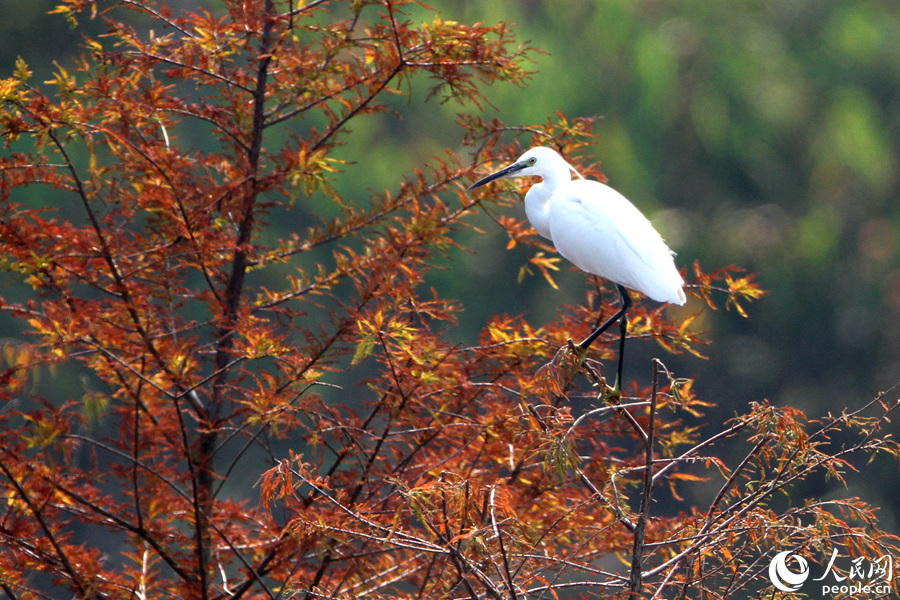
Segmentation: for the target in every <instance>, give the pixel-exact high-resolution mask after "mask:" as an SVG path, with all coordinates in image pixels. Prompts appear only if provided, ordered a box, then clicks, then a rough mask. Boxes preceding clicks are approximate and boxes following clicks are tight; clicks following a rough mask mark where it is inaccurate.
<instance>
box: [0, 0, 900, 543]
mask: <svg viewBox="0 0 900 600" xmlns="http://www.w3.org/2000/svg"><path fill="white" fill-rule="evenodd" d="M169 4H170V6H172V7H173V8H178V7H179V6H185V7H191V8H196V7H197V6H198V5H205V6H209V7H210V8H211V9H213V10H215V8H216V3H215V2H209V3H206V4H203V3H197V2H172V3H169ZM52 5H53V2H52V1H51V0H27V1H25V0H21V1H12V0H0V10H2V12H0V14H3V15H5V18H3V19H0V39H2V40H3V41H4V43H3V44H0V73H2V76H8V75H9V74H10V73H11V72H12V70H13V63H14V61H15V58H16V56H22V57H23V58H25V59H26V61H27V62H28V63H29V65H30V66H31V67H32V69H33V70H34V71H35V75H36V76H35V80H36V81H42V80H44V79H46V77H47V75H48V74H49V72H50V70H51V69H52V61H53V60H57V61H59V62H60V63H62V64H66V63H67V62H68V61H69V60H71V59H72V57H73V56H75V55H76V54H78V53H79V51H80V50H79V44H80V39H81V35H82V32H83V31H90V30H92V29H93V30H94V31H99V29H100V24H99V23H98V22H96V21H95V22H94V23H87V24H84V25H83V26H82V27H81V28H80V29H77V30H72V29H70V28H69V27H68V25H67V24H66V23H65V22H64V21H63V19H62V18H60V17H58V16H48V15H47V14H46V12H47V11H48V10H49V9H50V8H51V7H52ZM432 6H434V7H435V8H436V9H438V10H439V11H440V12H441V15H442V17H443V18H445V19H448V20H455V21H460V22H466V23H473V22H477V21H485V22H496V21H499V20H502V21H507V22H510V23H511V24H513V28H514V31H515V32H516V36H517V38H518V39H519V40H521V41H529V42H530V43H531V44H532V45H533V46H535V47H537V48H540V49H541V50H543V51H545V52H546V54H532V59H533V60H534V63H533V65H532V69H533V70H534V71H535V73H534V76H533V79H532V81H531V82H530V85H529V86H528V87H527V88H525V89H521V88H517V87H514V86H511V85H505V86H504V85H500V86H496V87H495V88H493V89H491V90H489V91H488V96H489V98H490V100H491V102H492V103H493V104H494V105H495V107H496V109H494V108H491V107H486V110H485V116H486V117H488V118H492V117H493V116H496V117H498V118H500V119H502V120H504V121H506V122H507V123H509V124H513V125H527V124H532V123H544V122H546V120H547V119H548V118H549V117H552V116H553V113H554V112H555V111H562V112H563V113H565V114H566V115H568V116H569V117H570V118H574V117H580V116H596V117H601V118H600V120H599V121H598V122H597V123H596V126H595V131H596V132H598V133H600V134H601V135H602V137H601V138H600V140H599V143H598V144H597V145H595V146H593V147H591V148H590V150H589V152H590V153H591V154H588V155H587V156H586V157H585V158H586V159H587V160H588V161H589V162H594V161H599V162H600V164H601V167H602V169H603V171H604V172H605V173H606V175H607V176H608V177H609V181H610V184H611V185H612V186H613V187H615V188H616V189H618V190H619V191H621V192H622V193H623V194H625V195H626V196H627V197H628V198H630V199H631V200H632V201H633V202H634V203H635V204H636V205H638V206H639V207H640V208H641V209H642V210H643V211H644V212H645V213H646V214H647V215H648V216H649V217H650V218H651V220H652V221H654V223H656V225H657V226H658V228H659V229H660V230H661V231H662V232H663V234H664V237H665V238H666V239H667V241H668V242H669V245H670V246H671V247H672V248H673V249H674V250H676V251H677V252H678V257H677V261H678V264H679V265H680V266H689V265H691V264H692V263H693V261H694V260H695V259H699V260H700V261H701V264H702V265H703V267H704V269H705V270H707V271H711V270H714V269H716V268H719V267H724V266H727V265H730V264H733V263H734V264H737V265H739V266H741V267H744V268H746V269H748V270H751V271H755V272H757V273H758V278H759V282H760V284H761V286H762V287H763V288H764V289H766V290H769V292H770V294H769V295H767V296H765V297H764V298H763V299H762V300H760V301H758V302H756V303H754V304H753V305H751V307H750V310H749V312H750V318H749V319H743V318H741V317H739V316H738V315H736V314H734V312H733V311H732V312H726V311H724V310H720V311H718V312H716V313H713V314H708V315H707V316H706V317H704V320H703V322H702V323H701V324H700V327H701V328H703V329H708V330H709V334H708V337H709V338H710V339H712V340H713V341H714V343H713V345H711V346H709V347H707V348H706V349H705V352H706V353H707V354H708V355H709V360H705V361H704V360H701V359H698V358H696V357H693V356H689V355H688V356H676V357H671V356H665V357H663V359H664V362H665V363H666V364H667V366H668V367H669V368H670V369H671V370H673V371H674V372H675V373H676V374H677V375H678V376H682V377H696V378H697V383H696V385H695V388H696V390H697V392H698V394H699V395H700V397H702V398H704V399H706V400H709V401H711V402H715V403H716V404H717V405H718V408H716V409H713V410H712V412H711V414H710V417H711V418H712V422H713V423H715V422H718V423H721V422H722V420H724V419H726V418H728V417H729V416H732V415H734V414H736V413H737V412H739V411H741V412H742V411H743V410H744V407H745V406H746V404H747V403H748V402H750V401H754V400H760V399H762V398H768V399H770V400H771V401H772V402H773V403H774V404H777V405H790V406H794V407H797V408H800V409H802V410H804V411H806V412H807V414H808V415H809V416H810V417H820V416H823V415H824V414H826V413H827V412H829V411H831V412H840V411H842V410H844V409H852V408H855V407H858V406H860V405H862V404H864V403H866V402H867V401H869V400H870V399H871V398H873V397H874V396H875V395H876V394H877V393H878V392H879V391H881V390H886V389H888V388H890V387H891V386H893V385H894V384H896V383H897V382H898V381H900V323H898V322H900V260H898V258H900V241H898V240H900V176H898V156H900V3H897V2H879V1H875V0H842V1H824V0H823V1H815V0H777V1H776V0H772V1H762V0H743V1H740V2H720V1H713V0H710V1H697V0H693V1H691V0H669V1H666V2H660V1H658V0H642V1H619V0H616V1H612V0H543V1H539V0H491V1H490V2H483V1H463V0H440V1H435V2H432ZM409 16H410V18H411V19H412V20H413V21H416V20H431V18H432V15H431V14H429V13H427V12H426V11H424V10H419V9H415V10H414V11H413V12H412V13H410V15H409ZM407 91H409V92H410V95H408V96H393V97H391V99H390V103H391V107H392V108H393V109H394V110H395V111H396V112H397V113H398V114H399V115H400V117H401V118H399V119H398V118H397V117H396V116H393V115H391V114H388V113H382V114H379V115H375V116H372V117H367V118H365V119H363V120H360V121H357V122H355V123H354V125H353V126H352V129H353V133H352V135H349V136H347V137H346V138H345V139H346V141H347V145H346V146H345V147H343V148H342V149H341V151H340V158H343V159H346V160H348V161H350V163H349V164H348V165H347V166H346V169H345V171H344V173H342V174H339V175H338V179H337V182H336V187H337V188H338V190H339V191H340V192H341V193H343V194H347V195H350V196H353V197H365V196H367V195H368V194H369V190H375V191H380V190H382V189H396V187H397V185H398V181H399V179H400V178H401V177H402V176H403V175H404V174H409V173H411V171H412V170H413V169H414V168H423V169H426V170H427V165H428V163H429V160H430V157H432V156H439V155H441V154H442V153H443V151H444V149H445V148H452V149H455V150H457V151H463V152H464V151H465V149H464V148H462V147H461V144H460V140H461V138H462V130H461V129H460V128H459V127H458V126H457V125H455V117H456V114H457V113H458V112H459V111H460V110H463V109H461V108H460V107H459V106H458V105H457V104H455V103H453V102H452V101H450V102H446V103H441V102H440V101H435V100H432V101H430V102H427V103H425V102H424V99H425V96H426V91H427V90H426V88H425V87H424V86H423V87H421V88H415V87H413V88H412V89H411V90H407ZM438 100H439V99H438ZM467 110H471V109H467ZM300 126H304V125H302V124H300ZM306 126H308V124H307V125H306ZM185 135H186V134H182V137H184V136H185ZM511 140H512V138H510V141H511ZM495 166H496V165H495ZM485 170H487V169H485ZM311 201H312V202H314V201H315V199H313V200H311ZM519 216H521V213H519ZM287 225H288V226H290V224H289V223H288V224H287ZM297 226H298V227H301V226H305V224H301V223H297ZM482 226H483V227H484V228H485V229H486V230H487V232H488V235H475V234H473V233H471V232H461V233H460V241H461V243H462V244H463V245H464V246H466V247H467V248H468V249H469V250H471V251H472V252H471V253H466V252H462V251H458V252H453V253H452V254H451V255H450V256H449V257H448V258H447V259H442V260H441V265H442V266H443V267H446V268H445V269H443V270H439V271H435V273H434V274H433V277H432V281H433V284H434V285H435V287H437V288H438V289H439V291H441V292H442V293H444V294H445V295H447V296H450V297H452V298H457V299H458V300H459V301H460V302H461V304H462V305H463V306H464V307H465V309H466V310H465V312H464V313H463V314H461V315H460V324H461V327H460V329H459V330H458V331H453V332H450V333H448V335H450V336H452V337H454V338H455V339H458V340H460V341H464V342H468V343H475V342H476V340H477V335H478V332H479V330H480V329H481V327H482V326H483V325H484V324H485V322H486V321H487V319H488V318H489V317H490V315H492V314H495V313H497V312H500V313H504V312H505V313H509V314H526V315H527V316H528V319H529V320H530V321H531V322H532V323H533V324H535V325H539V324H541V323H543V322H544V321H546V320H547V319H550V318H552V316H553V314H554V313H555V312H556V310H557V309H558V307H559V306H560V305H561V304H564V303H578V302H581V301H583V299H584V291H585V290H584V284H583V279H582V277H581V276H580V274H578V273H575V272H564V273H562V274H561V276H560V280H559V281H560V283H561V289H560V290H559V291H557V290H553V289H552V288H550V287H549V286H548V285H547V283H546V282H545V281H544V280H543V278H541V277H539V276H534V277H530V278H527V279H525V281H523V282H521V283H519V282H518V281H517V276H518V271H519V268H520V267H521V266H522V265H523V264H524V262H525V261H526V260H527V258H528V257H529V256H530V255H531V252H530V251H529V250H528V249H522V248H516V249H514V250H511V251H507V250H506V243H507V239H508V238H507V236H506V235H505V234H504V233H503V232H502V231H501V230H500V229H499V227H498V226H497V225H496V224H494V223H493V222H492V221H491V220H489V219H484V221H483V223H482ZM486 290H489V291H486ZM698 303H699V300H697V299H692V300H690V302H689V306H688V307H689V308H691V307H694V308H696V307H697V306H698V305H699V304H698ZM632 352H633V353H632ZM661 353H662V350H661V349H660V348H659V347H658V346H656V345H654V344H652V343H649V342H648V343H643V344H641V343H635V344H632V345H630V346H629V361H628V363H627V364H626V370H627V371H628V373H626V376H630V377H637V376H640V373H642V372H643V371H646V372H647V373H648V374H649V370H650V367H649V363H648V362H647V359H649V357H651V356H654V355H660V354H661ZM896 397H897V392H896V391H891V392H889V395H888V399H893V398H896ZM873 468H879V469H883V473H882V474H880V475H879V477H878V478H877V479H872V478H870V480H869V483H873V485H872V486H871V487H870V488H869V489H867V490H865V491H860V490H855V489H852V490H851V491H852V492H853V493H859V494H860V495H862V496H863V497H864V498H865V499H866V500H868V501H870V502H872V503H874V504H882V505H884V506H886V513H887V514H885V515H884V517H886V518H888V519H896V518H895V517H893V516H892V515H895V514H900V513H898V512H897V509H894V510H893V511H891V510H890V508H889V507H890V506H892V505H893V506H897V505H896V502H897V497H896V493H895V491H894V490H896V489H897V488H898V486H900V477H898V473H897V467H896V465H881V464H879V465H876V467H873ZM858 479H860V478H855V479H854V481H855V480H858ZM863 479H864V478H863ZM862 483H865V482H862ZM862 483H860V484H856V483H851V487H853V486H855V485H862ZM810 485H811V486H813V488H814V487H815V485H817V484H813V483H811V484H810ZM821 486H822V488H821V489H820V490H816V489H813V488H811V491H810V493H822V494H826V493H831V490H833V489H834V487H835V484H833V483H829V484H827V486H826V484H824V483H822V484H821ZM841 493H846V492H841ZM885 525H886V527H887V529H888V530H890V525H888V524H887V523H885Z"/></svg>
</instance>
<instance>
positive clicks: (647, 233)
mask: <svg viewBox="0 0 900 600" xmlns="http://www.w3.org/2000/svg"><path fill="white" fill-rule="evenodd" d="M550 228H551V233H552V238H553V243H554V245H555V246H556V248H557V250H559V253H560V254H562V255H563V256H565V257H566V258H567V259H569V260H570V261H572V262H573V263H574V264H575V266H577V267H578V268H580V269H581V270H583V271H587V272H588V273H593V274H594V275H599V276H601V277H604V278H605V279H609V280H610V281H613V282H615V283H620V284H622V285H624V286H625V287H628V288H631V289H634V290H637V291H639V292H641V293H643V294H644V295H646V296H649V297H650V298H653V299H654V300H659V301H661V302H675V303H679V304H680V303H683V302H684V293H683V292H682V291H681V286H682V285H683V284H684V282H683V281H682V279H681V275H680V274H679V273H678V270H677V269H676V268H675V263H674V261H673V259H672V252H671V251H670V250H669V248H668V246H666V244H665V242H664V241H663V239H662V237H661V236H660V235H659V233H657V231H656V230H655V229H654V228H653V225H651V224H650V221H648V220H647V218H646V217H644V215H643V214H641V212H640V211H639V210H638V209H637V208H635V207H634V205H633V204H631V202H629V201H628V200H627V199H626V198H625V197H624V196H622V195H621V194H619V193H618V192H616V191H615V190H613V189H612V188H610V187H608V186H605V185H603V184H602V183H599V182H596V181H572V182H570V183H567V184H565V185H562V186H560V187H559V188H557V190H556V191H555V193H554V194H553V197H552V198H551V201H550Z"/></svg>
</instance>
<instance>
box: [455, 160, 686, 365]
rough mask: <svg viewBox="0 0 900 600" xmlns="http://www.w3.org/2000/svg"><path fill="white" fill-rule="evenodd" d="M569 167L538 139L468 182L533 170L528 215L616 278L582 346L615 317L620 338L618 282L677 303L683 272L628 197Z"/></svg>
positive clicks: (574, 258)
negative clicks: (611, 297) (602, 315)
mask: <svg viewBox="0 0 900 600" xmlns="http://www.w3.org/2000/svg"><path fill="white" fill-rule="evenodd" d="M572 172H574V173H575V174H576V175H578V172H577V171H576V170H575V169H574V168H573V167H572V166H571V165H570V164H569V163H567V162H566V160H565V159H564V158H563V157H562V156H560V155H559V154H557V153H556V152H555V151H553V150H551V149H550V148H544V147H540V146H538V147H536V148H532V149H531V150H529V151H528V152H526V153H525V154H523V155H522V156H520V157H519V159H518V160H517V161H516V162H515V163H513V164H511V165H510V166H508V167H506V168H504V169H501V170H500V171H497V172H496V173H493V174H492V175H488V176H487V177H485V178H483V179H481V180H479V181H477V182H476V183H475V184H473V185H472V186H471V187H469V189H470V190H471V189H473V188H476V187H479V186H481V185H484V184H486V183H488V182H490V181H494V180H496V179H501V178H504V177H528V176H537V177H540V178H541V179H542V180H541V181H540V182H539V183H536V184H535V185H533V186H531V189H529V190H528V193H526V194H525V214H526V215H527V216H528V221H529V222H530V223H531V225H532V226H533V227H534V228H535V229H536V230H537V232H538V233H539V234H541V235H542V236H544V237H545V238H547V239H549V240H551V241H552V242H553V245H554V246H556V249H557V250H558V251H559V253H560V254H562V255H563V256H564V257H566V258H567V259H569V260H570V261H571V262H572V263H573V264H575V266H577V267H578V268H579V269H581V270H582V271H586V272H588V273H592V274H594V275H599V276H600V277H603V278H604V279H607V280H609V281H611V282H613V283H615V284H617V286H618V290H619V295H620V296H621V301H622V307H621V310H620V311H619V312H618V313H617V314H616V315H614V316H613V318H611V319H609V320H608V321H607V322H606V323H604V324H603V325H602V326H601V327H600V328H598V329H597V330H596V331H594V333H592V334H591V336H589V337H588V338H587V339H586V340H585V341H584V342H582V343H581V346H582V348H587V347H588V346H589V345H590V344H591V342H593V341H594V339H595V338H596V337H597V336H598V335H599V334H600V333H602V332H603V331H605V330H606V329H607V328H608V327H609V326H610V325H611V324H612V323H613V322H614V321H616V320H617V319H618V318H620V317H621V318H622V344H624V339H625V338H624V336H625V327H626V322H625V318H624V315H625V312H626V311H627V310H628V307H629V306H630V303H631V301H630V298H629V297H628V292H627V291H625V290H624V289H623V287H622V286H624V287H625V288H629V289H632V290H636V291H638V292H641V293H642V294H644V295H645V296H647V297H649V298H652V299H653V300H656V301H658V302H668V303H671V304H679V305H681V304H684V303H685V296H684V290H683V289H682V288H683V286H684V280H683V279H682V278H681V274H680V273H679V272H678V269H677V268H676V267H675V261H674V258H673V256H674V255H673V253H672V251H671V250H669V248H668V246H666V243H665V242H664V241H663V239H662V237H661V236H660V235H659V233H658V232H657V231H656V230H655V229H654V228H653V225H651V224H650V221H648V220H647V218H646V217H644V215H643V214H641V212H640V211H639V210H638V209H637V208H635V207H634V205H633V204H632V203H631V202H629V201H628V200H627V199H626V198H625V197H624V196H622V194H620V193H619V192H617V191H615V190H614V189H612V188H611V187H609V186H606V185H604V184H602V183H600V182H599V181H590V180H587V179H584V178H581V175H578V177H579V179H574V180H573V179H572V175H571V173H572ZM621 350H622V348H620V353H619V359H620V363H619V375H620V376H621V357H622V351H621ZM620 378H621V377H620Z"/></svg>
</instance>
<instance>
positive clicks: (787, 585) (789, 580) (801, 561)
mask: <svg viewBox="0 0 900 600" xmlns="http://www.w3.org/2000/svg"><path fill="white" fill-rule="evenodd" d="M788 559H794V561H795V562H796V563H797V566H798V567H799V569H800V571H799V572H797V573H795V572H794V571H791V570H790V569H789V568H788V566H787V562H788ZM807 577H809V564H808V563H807V562H806V559H805V558H803V557H802V556H800V555H799V554H791V551H790V550H785V551H784V552H779V553H778V554H776V555H775V556H774V557H773V558H772V562H771V563H770V564H769V579H770V580H772V585H774V586H775V587H777V588H778V589H779V590H781V591H782V592H796V591H797V590H799V589H800V586H802V585H803V582H804V581H806V578H807Z"/></svg>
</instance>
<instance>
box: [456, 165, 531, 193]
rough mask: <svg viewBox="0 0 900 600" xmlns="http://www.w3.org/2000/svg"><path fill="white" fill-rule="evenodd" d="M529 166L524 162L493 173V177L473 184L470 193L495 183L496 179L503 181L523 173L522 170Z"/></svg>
mask: <svg viewBox="0 0 900 600" xmlns="http://www.w3.org/2000/svg"><path fill="white" fill-rule="evenodd" d="M527 166H528V165H527V164H525V163H524V162H517V163H513V164H511V165H509V166H508V167H506V168H505V169H500V170H499V171H497V172H496V173H492V174H491V175H488V176H487V177H485V178H483V179H479V180H478V181H476V182H475V183H473V184H472V185H470V186H469V191H470V192H471V191H472V190H474V189H475V188H477V187H481V186H483V185H484V184H486V183H490V182H492V181H494V180H495V179H502V178H504V177H510V176H512V175H515V174H516V173H518V172H519V171H521V170H522V169H524V168H525V167H527Z"/></svg>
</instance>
